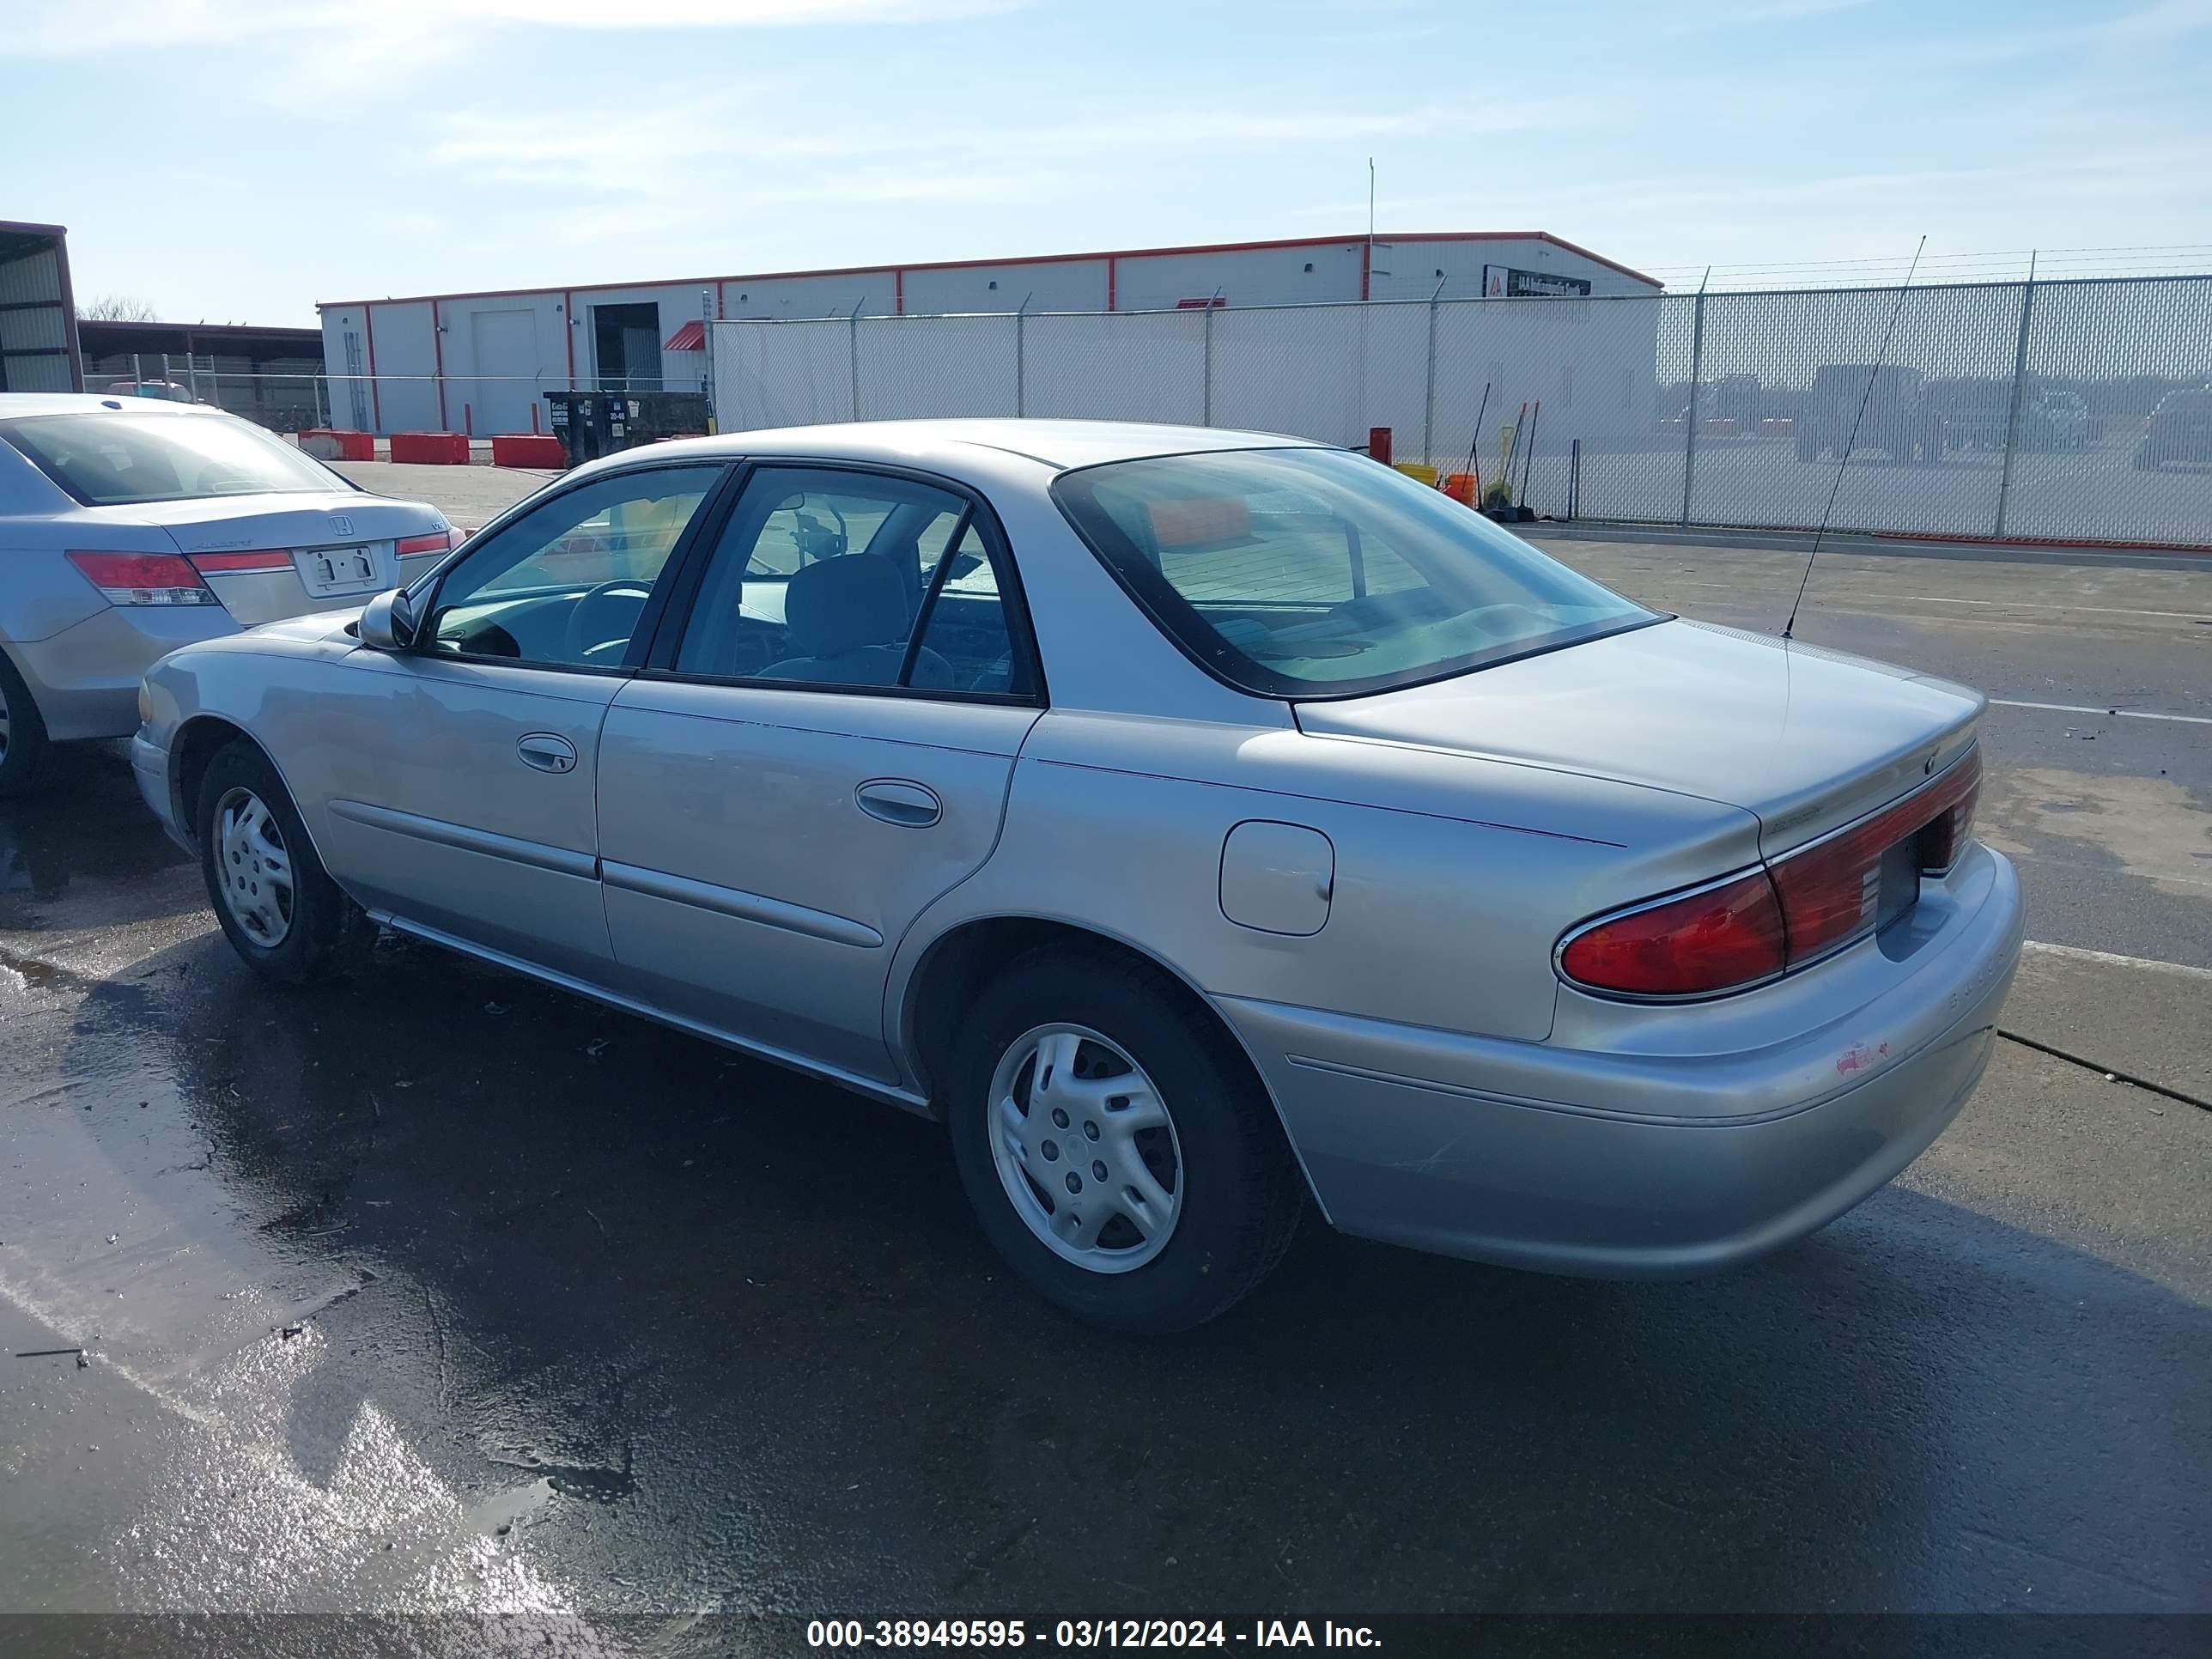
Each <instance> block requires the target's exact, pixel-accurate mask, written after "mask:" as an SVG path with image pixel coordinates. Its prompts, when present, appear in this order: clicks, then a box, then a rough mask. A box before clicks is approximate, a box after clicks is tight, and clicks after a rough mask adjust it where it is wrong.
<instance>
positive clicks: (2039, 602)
mask: <svg viewBox="0 0 2212 1659" xmlns="http://www.w3.org/2000/svg"><path fill="white" fill-rule="evenodd" d="M1899 603H1901V604H1905V605H1978V606H1981V607H1982V608H1984V609H1985V610H1990V611H2086V612H2087V613H2088V614H2089V615H2091V616H2097V617H2166V618H2168V619H2169V620H2171V621H2173V622H2203V621H2204V620H2205V619H2206V618H2205V616H2204V613H2203V611H2126V610H2123V609H2121V608H2120V607H2119V606H2118V605H2068V604H2066V603H2064V602H2063V601H2051V600H2047V599H1943V598H1942V597H1940V596H1938V595H1936V594H1934V593H1907V594H1905V595H1903V596H1902V597H1901V599H1900V600H1899Z"/></svg>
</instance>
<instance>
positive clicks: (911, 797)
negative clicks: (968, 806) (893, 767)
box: [853, 778, 945, 829]
mask: <svg viewBox="0 0 2212 1659" xmlns="http://www.w3.org/2000/svg"><path fill="white" fill-rule="evenodd" d="M853 801H854V805H857V806H858V807H859V808H860V810H861V811H863V812H866V814H867V815H868V816H869V817H872V818H881V819H882V820H883V821H884V823H896V824H897V825H898V826H899V827H900V828H901V829H928V828H929V826H930V825H931V824H933V823H936V822H937V821H938V820H939V818H941V817H944V816H945V803H944V802H943V801H941V800H939V799H938V798H937V792H936V791H935V790H933V789H926V788H924V787H922V786H921V784H918V783H908V782H906V781H903V780H902V779H898V778H872V779H871V780H870V781H867V782H866V783H864V784H862V785H861V786H860V787H859V788H857V789H855V790H854V792H853Z"/></svg>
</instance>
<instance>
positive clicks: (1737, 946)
mask: <svg viewBox="0 0 2212 1659" xmlns="http://www.w3.org/2000/svg"><path fill="white" fill-rule="evenodd" d="M1786 963H1787V955H1786V952H1785V951H1784V936H1783V924H1782V907H1781V906H1780V905H1779V904H1778V903H1777V902H1775V897H1774V884H1773V883H1772V882H1771V881H1769V880H1768V879H1767V876H1766V872H1765V871H1764V870H1754V871H1753V872H1751V874H1749V875H1747V876H1742V877H1739V878H1737V879H1735V880H1734V881H1731V882H1728V883H1725V884H1723V885H1721V886H1718V887H1709V888H1706V889H1705V890H1704V891H1702V892H1697V893H1691V894H1687V895H1686V896H1683V897H1681V898H1678V899H1668V900H1667V901H1665V902H1662V903H1659V904H1655V905H1652V906H1650V908H1647V909H1642V910H1632V911H1631V912H1630V913H1629V914H1628V915H1625V916H1615V917H1614V918H1613V920H1612V921H1601V922H1600V923H1598V924H1597V926H1595V927H1589V928H1586V929H1584V930H1583V932H1581V933H1577V934H1575V935H1574V936H1573V937H1572V938H1571V939H1569V940H1568V941H1567V944H1566V947H1565V949H1564V950H1562V951H1560V952H1559V971H1560V972H1562V973H1564V974H1565V975H1566V976H1567V977H1568V978H1569V979H1571V980H1573V981H1575V982H1576V983H1577V985H1587V986H1589V987H1590V988H1591V989H1593V990H1598V991H1616V992H1620V993H1621V994H1625V995H1628V996H1639V997H1693V996H1709V995H1711V994H1712V993H1714V992H1716V991H1728V990H1734V989H1735V988H1737V987H1741V986H1745V985H1751V984H1754V983H1756V982H1757V981H1760V980H1765V979H1772V978H1773V977H1774V976H1775V975H1778V974H1779V973H1780V972H1781V971H1782V970H1783V968H1784V966H1785V965H1786Z"/></svg>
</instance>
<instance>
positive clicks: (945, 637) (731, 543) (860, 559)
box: [676, 466, 1033, 696]
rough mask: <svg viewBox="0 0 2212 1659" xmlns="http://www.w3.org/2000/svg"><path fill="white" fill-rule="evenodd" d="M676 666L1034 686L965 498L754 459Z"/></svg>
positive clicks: (1012, 691) (873, 477)
mask: <svg viewBox="0 0 2212 1659" xmlns="http://www.w3.org/2000/svg"><path fill="white" fill-rule="evenodd" d="M676 668H677V671H678V672H679V673H684V674H698V675H703V676H708V677H711V678H717V679H761V680H776V681H782V682H787V683H791V684H805V685H816V686H824V687H829V686H836V687H846V688H850V687H862V688H879V689H890V688H900V689H903V690H914V691H934V692H966V693H975V694H978V695H981V696H1030V695H1031V694H1032V689H1033V682H1032V680H1031V678H1030V674H1029V672H1028V670H1027V666H1026V664H1025V662H1024V657H1023V653H1021V651H1020V650H1019V649H1018V647H1017V643H1016V641H1015V639H1014V636H1013V635H1012V632H1011V631H1010V630H1009V627H1008V618H1007V611H1006V600H1005V599H1004V598H1003V597H1002V595H1001V594H1000V587H999V570H998V568H997V566H996V564H995V563H994V560H993V556H992V554H991V551H990V549H989V547H988V546H987V544H986V542H985V539H984V538H983V536H982V534H981V531H980V529H979V527H978V526H977V524H976V522H975V508H974V507H973V505H972V504H971V503H970V502H969V501H968V499H967V498H966V497H965V496H963V495H956V494H954V493H953V492H952V491H951V490H946V489H937V488H935V487H934V486H933V485H930V484H927V483H920V482H918V481H916V480H914V479H909V478H899V477H887V476H884V475H880V474H875V473H865V472H845V471H839V470H837V469H835V468H828V467H793V466H776V467H763V468H761V469H760V470H759V471H757V472H756V473H754V475H753V477H752V478H751V479H750V482H748V483H747V484H746V486H745V491H744V495H743V496H742V497H741V498H740V499H739V500H738V504H737V507H736V508H735V510H734V511H732V513H731V515H730V521H729V523H728V525H727V526H726V527H725V529H724V530H723V532H722V537H721V542H720V545H719V546H718V547H717V548H716V549H715V550H714V557H713V558H712V559H711V560H710V561H709V562H708V567H707V573H706V575H705V578H704V580H702V584H701V586H700V590H699V596H698V599H696V601H695V602H694V604H693V605H692V609H691V617H690V623H689V624H688V625H687V627H686V628H685V629H684V641H683V643H682V645H681V646H680V647H678V650H677V653H676Z"/></svg>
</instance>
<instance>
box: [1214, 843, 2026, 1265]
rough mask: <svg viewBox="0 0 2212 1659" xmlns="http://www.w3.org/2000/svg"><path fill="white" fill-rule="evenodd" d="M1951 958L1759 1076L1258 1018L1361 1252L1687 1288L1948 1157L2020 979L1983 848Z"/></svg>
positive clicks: (1968, 881)
mask: <svg viewBox="0 0 2212 1659" xmlns="http://www.w3.org/2000/svg"><path fill="white" fill-rule="evenodd" d="M1969 858H1970V860H1971V863H1970V862H1969V861H1967V860H1962V862H1961V866H1960V872H1958V875H1959V878H1960V879H1959V880H1958V883H1957V884H1958V886H1959V889H1960V891H1959V895H1958V909H1957V914H1956V915H1955V916H1954V917H1953V918H1952V920H1951V923H1950V925H1949V926H1948V927H1946V928H1945V930H1944V931H1945V933H1948V934H1949V935H1950V936H1949V937H1948V939H1942V940H1941V941H1940V943H1936V944H1934V945H1933V947H1932V948H1930V949H1929V950H1928V951H1924V952H1923V953H1922V954H1921V956H1920V957H1916V958H1915V959H1914V961H1913V963H1912V964H1911V971H1910V972H1907V973H1903V974H1900V975H1895V976H1893V982H1892V983H1891V984H1890V986H1889V987H1888V988H1887V990H1886V991H1885V992H1884V994H1881V995H1880V996H1878V997H1876V998H1875V999H1874V1000H1871V1001H1867V1002H1864V1003H1863V1004H1861V1005H1859V1006H1854V1007H1850V1008H1846V1009H1844V1010H1842V1011H1840V1012H1838V1013H1837V1015H1836V1016H1835V1017H1834V1018H1828V1019H1826V1020H1825V1021H1824V1023H1822V1024H1820V1025H1819V1026H1818V1027H1817V1029H1814V1030H1808V1031H1802V1032H1799V1033H1796V1034H1792V1035H1790V1036H1786V1037H1784V1038H1782V1039H1781V1040H1779V1041H1777V1042H1773V1043H1771V1044H1769V1045H1767V1046H1765V1047H1762V1048H1756V1049H1754V1050H1752V1051H1750V1052H1747V1053H1734V1054H1708V1055H1700V1054H1680V1053H1677V1054H1663V1055H1660V1054H1650V1055H1638V1054H1610V1053H1609V1054H1592V1053H1586V1052H1577V1051H1574V1050H1571V1049H1565V1048H1554V1047H1553V1046H1552V1045H1550V1044H1534V1043H1513V1042H1498V1041H1494V1040H1491V1039H1486V1038H1480V1037H1468V1036H1456V1035H1453V1034H1449V1033H1443V1032H1438V1031H1433V1030H1424V1029H1419V1028H1414V1027H1409V1026H1397V1025H1389V1024H1383V1023H1382V1022H1378V1021H1372V1020H1361V1019H1347V1018H1344V1017H1342V1016H1339V1015H1332V1014H1324V1013H1321V1012H1316V1011H1314V1010H1310V1009H1299V1008H1291V1007H1286V1006H1282V1005H1280V1004H1273V1003H1261V1002H1255V1001H1249V1000H1237V999H1222V1000H1220V1001H1219V1004H1218V1006H1220V1007H1221V1009H1222V1012H1224V1013H1225V1015H1226V1016H1227V1018H1229V1020H1230V1022H1231V1024H1232V1025H1234V1026H1235V1027H1236V1029H1237V1032H1238V1034H1239V1035H1240V1036H1242V1037H1243V1040H1244V1042H1245V1044H1246V1046H1247V1048H1249V1050H1250V1051H1251V1053H1252V1054H1253V1056H1254V1058H1255V1060H1257V1061H1258V1063H1259V1065H1260V1067H1261V1072H1262V1073H1263V1074H1264V1075H1265V1077H1266V1079H1267V1083H1268V1085H1269V1087H1270V1088H1271V1090H1272V1091H1273V1094H1274V1097H1275V1100H1276V1102H1277V1104H1278V1105H1279V1108H1280V1109H1281V1111H1282V1115H1283V1118H1284V1121H1285V1125H1286V1127H1288V1128H1289V1130H1290V1133H1291V1139H1292V1141H1293V1143H1294V1144H1295V1146H1296V1147H1297V1152H1298V1155H1299V1157H1300V1158H1301V1160H1302V1161H1303V1162H1304V1165H1305V1168H1306V1171H1307V1173H1308V1175H1309V1176H1310V1178H1311V1180H1312V1182H1313V1185H1314V1189H1315V1193H1316V1196H1317V1197H1318V1198H1319V1199H1320V1200H1321V1203H1322V1206H1323V1208H1324V1209H1325V1210H1326V1211H1327V1212H1328V1217H1329V1219H1330V1220H1331V1221H1332V1222H1333V1223H1334V1225H1337V1226H1338V1227H1340V1228H1341V1229H1343V1230H1344V1231H1347V1232H1352V1233H1358V1234H1361V1235H1364V1236H1365V1237H1371V1238H1378V1239H1383V1240H1386V1241H1389V1242H1390V1243H1400V1244H1407V1245H1411V1246H1413V1247H1414V1248H1416V1249H1426V1250H1433V1251H1437V1252H1439V1253H1441V1254H1443V1255H1458V1256H1466V1257H1469V1258H1472V1259H1475V1260H1479V1261H1497V1262H1503V1263H1506V1264H1509V1265H1512V1266H1516V1267H1534V1268H1541V1269H1544V1270H1547V1271H1550V1272H1556V1273H1583V1274H1591V1275H1596V1276H1602V1277H1619V1278H1668V1277H1677V1276H1682V1275H1687V1274H1692V1273H1702V1272H1708V1271H1711V1270H1714V1269H1717V1268H1721V1267H1729V1266H1731V1265H1733V1264H1735V1263H1736V1262H1739V1261H1747V1260H1749V1259H1751V1258H1752V1257H1754V1256H1757V1255H1763V1254H1765V1252H1767V1251H1769V1250H1771V1249H1777V1248H1778V1247H1779V1246H1781V1245H1784V1244H1787V1243H1790V1242H1791V1241H1793V1240H1795V1239H1797V1238H1800V1237H1803V1236H1804V1235H1805V1234H1807V1233H1809V1232H1812V1231H1814V1230H1815V1229H1816V1228H1819V1227H1820V1226H1822V1225H1826V1223H1827V1222H1829V1221H1831V1220H1832V1219H1834V1218H1836V1217H1837V1216H1838V1215H1841V1214H1842V1213H1843V1212H1844V1211H1846V1210H1848V1209H1850V1207H1851V1206H1853V1205H1855V1204H1857V1203H1858V1202H1859V1201H1860V1200H1863V1199H1864V1198H1865V1197H1867V1196H1868V1195H1869V1194H1871V1193H1872V1192H1874V1191H1875V1189H1876V1188H1879V1187H1881V1185H1883V1184H1884V1183H1885V1182H1887V1181H1889V1180H1890V1179H1891V1178H1892V1177H1893V1176H1895V1175H1897V1174H1898V1173H1899V1171H1900V1170H1903V1169H1904V1168H1905V1166H1906V1165H1907V1164H1910V1163H1911V1162H1912V1160H1913V1159H1914V1158H1917V1157H1918V1156H1919V1155H1920V1154H1921V1152H1923V1151H1925V1150H1926V1149H1927V1147H1928V1146H1929V1143H1930V1142H1932V1141H1933V1140H1934V1139H1936V1136H1937V1135H1938V1134H1940V1133H1942V1131H1943V1129H1944V1127H1945V1126H1946V1125H1948V1123H1949V1122H1950V1121H1951V1120H1952V1118H1953V1117H1954V1116H1955V1115H1957V1113H1958V1111H1959V1109H1960V1107H1961V1106H1962V1105H1964V1104H1965V1103H1966V1097H1967V1096H1968V1095H1970V1094H1971V1093H1972V1091H1973V1088H1974V1085H1976V1084H1977V1083H1978V1082H1979V1081H1980V1079H1981V1075H1982V1072H1983V1068H1984V1066H1986V1065H1987V1064H1988V1061H1989V1056H1990V1049H1991V1048H1992V1047H1993V1046H1994V1044H1995V1042H1996V1021H1997V1014H1998V1011H1999V1009H2000V1008H2001V1007H2002V1005H2003V1001H2004V997H2005V993H2006V992H2007V990H2008V988H2009V987H2010V986H2011V983H2012V975H2013V971H2014V969H2015V967H2016V966H2017V964H2018V962H2019V957H2020V945H2021V899H2020V886H2019V882H2018V879H2017V878H2016V877H2015V875H2014V873H2013V870H2012V866H2011V865H2010V864H2009V863H2008V862H2007V861H2006V860H2004V859H2002V857H2000V856H1999V855H1997V854H1994V853H1990V852H1989V851H1988V850H1987V849H1986V848H1976V849H1975V850H1974V851H1973V852H1972V854H1970V855H1969Z"/></svg>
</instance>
